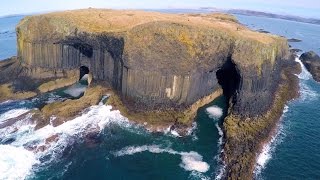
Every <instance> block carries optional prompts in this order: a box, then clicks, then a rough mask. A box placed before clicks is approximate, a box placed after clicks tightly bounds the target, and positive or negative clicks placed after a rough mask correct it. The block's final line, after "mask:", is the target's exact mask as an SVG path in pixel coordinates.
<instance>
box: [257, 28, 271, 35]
mask: <svg viewBox="0 0 320 180" xmlns="http://www.w3.org/2000/svg"><path fill="white" fill-rule="evenodd" d="M257 31H258V32H261V33H266V34H269V33H270V32H269V31H266V30H264V29H258V30H257Z"/></svg>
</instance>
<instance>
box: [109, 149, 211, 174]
mask: <svg viewBox="0 0 320 180" xmlns="http://www.w3.org/2000/svg"><path fill="white" fill-rule="evenodd" d="M145 151H148V152H151V153H156V154H158V153H169V154H173V155H180V156H181V163H180V164H179V166H180V167H182V168H184V169H185V170H186V171H197V172H201V173H204V172H207V171H208V170H209V168H210V165H209V164H208V163H206V162H204V161H203V158H202V156H201V155H200V154H198V153H197V152H194V151H190V152H178V151H175V150H173V149H170V148H161V147H160V146H159V145H143V146H128V147H125V148H123V149H121V150H120V151H117V152H115V153H113V154H114V155H115V156H125V155H133V154H136V153H141V152H145Z"/></svg>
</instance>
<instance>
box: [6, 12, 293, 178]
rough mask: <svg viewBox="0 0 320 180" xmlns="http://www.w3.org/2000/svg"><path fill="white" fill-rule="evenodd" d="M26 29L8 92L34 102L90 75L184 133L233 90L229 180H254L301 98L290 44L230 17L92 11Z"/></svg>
mask: <svg viewBox="0 0 320 180" xmlns="http://www.w3.org/2000/svg"><path fill="white" fill-rule="evenodd" d="M16 30H17V37H18V40H17V43H18V56H17V57H16V58H12V59H11V60H7V61H4V62H2V64H0V66H1V67H0V68H1V72H0V73H2V72H4V70H7V71H10V72H15V73H13V75H12V76H11V77H10V78H13V77H16V80H15V81H14V82H10V83H9V80H8V82H5V80H3V81H4V82H1V83H2V84H5V85H6V87H2V88H7V89H5V91H7V93H8V94H10V93H11V94H13V93H25V92H29V94H28V95H29V96H27V97H30V96H32V95H33V94H32V93H36V94H39V93H42V92H47V91H50V90H53V89H56V88H60V87H63V86H66V85H69V84H72V83H73V82H75V81H77V80H78V79H79V78H81V76H82V75H83V74H85V73H90V74H91V75H92V77H93V82H95V83H98V82H99V83H104V84H108V85H109V86H110V87H111V88H112V89H113V92H114V95H113V96H111V97H110V100H109V103H111V104H112V105H113V106H114V108H116V109H119V110H120V111H121V112H122V113H123V114H124V115H125V116H127V117H128V118H129V119H131V120H133V121H137V122H146V123H151V124H155V125H159V126H161V125H162V124H166V125H174V126H175V127H176V128H181V127H188V126H190V124H191V122H192V120H193V118H194V117H195V114H196V112H197V109H198V108H199V107H201V106H203V105H205V104H207V103H209V102H210V101H212V100H214V99H215V98H216V97H217V96H219V95H221V94H222V93H223V94H224V95H225V96H226V97H227V98H228V99H229V110H228V115H227V117H226V119H225V122H224V132H225V135H224V139H225V143H224V145H223V146H224V147H223V148H224V153H223V155H222V156H221V158H222V159H223V161H224V163H225V165H226V169H225V173H224V175H225V176H224V177H225V178H228V179H251V178H252V172H253V168H254V162H255V158H256V156H257V153H258V152H259V151H260V150H261V146H262V143H263V142H265V141H267V140H268V137H270V135H271V134H272V130H273V129H274V127H275V124H276V122H277V120H278V119H279V117H280V115H281V113H282V110H283V107H284V105H285V103H286V102H287V101H288V100H290V99H291V98H293V97H295V95H296V91H295V90H294V89H295V87H296V85H297V82H296V81H297V80H296V77H295V76H294V75H293V71H292V70H293V69H295V67H296V63H295V62H294V57H293V55H292V54H290V52H289V47H288V44H287V40H286V39H285V38H282V37H279V36H275V35H270V34H265V33H259V32H254V31H251V30H249V29H248V28H246V27H245V26H243V25H241V24H239V23H238V22H237V20H236V18H235V17H233V16H230V15H226V14H162V13H156V12H143V11H116V10H101V9H86V10H75V11H65V12H56V13H50V14H44V15H36V16H30V17H26V18H24V19H23V20H22V21H21V22H20V23H19V25H18V26H17V29H16ZM10 69H14V71H11V70H10ZM1 76H2V75H1ZM10 78H9V79H10ZM21 79H27V81H26V80H21ZM16 81H19V82H16ZM27 84H29V85H27ZM30 84H32V85H30ZM93 85H94V84H93ZM0 91H1V89H0ZM8 97H9V95H8ZM2 99H5V98H2ZM0 100H1V99H0ZM81 107H83V106H81ZM47 109H48V108H47ZM49 109H50V108H49Z"/></svg>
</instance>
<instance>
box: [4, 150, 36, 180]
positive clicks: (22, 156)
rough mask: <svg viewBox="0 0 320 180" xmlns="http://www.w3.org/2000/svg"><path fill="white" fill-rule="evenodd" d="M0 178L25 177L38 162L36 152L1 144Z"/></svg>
mask: <svg viewBox="0 0 320 180" xmlns="http://www.w3.org/2000/svg"><path fill="white" fill-rule="evenodd" d="M0 154H1V156H0V179H1V180H7V179H10V180H18V179H25V177H26V176H28V175H29V174H30V172H31V169H32V166H33V165H35V164H38V163H39V161H38V160H37V158H36V156H35V154H34V153H33V152H31V151H28V150H26V149H24V148H23V147H14V146H11V145H0Z"/></svg>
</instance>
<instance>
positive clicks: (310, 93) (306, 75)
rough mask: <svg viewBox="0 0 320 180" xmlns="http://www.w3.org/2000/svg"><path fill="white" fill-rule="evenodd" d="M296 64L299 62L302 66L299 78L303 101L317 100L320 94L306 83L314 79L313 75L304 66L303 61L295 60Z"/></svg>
mask: <svg viewBox="0 0 320 180" xmlns="http://www.w3.org/2000/svg"><path fill="white" fill-rule="evenodd" d="M295 61H296V62H298V63H299V64H300V66H301V69H302V71H301V73H300V74H299V75H298V78H299V79H300V95H301V100H302V101H305V100H315V99H317V97H319V94H318V93H317V91H315V90H313V89H312V88H311V87H310V85H309V83H308V82H306V81H307V80H310V79H312V75H311V74H310V72H309V71H308V70H307V69H306V67H305V66H304V65H303V63H302V62H301V60H300V59H299V58H296V59H295Z"/></svg>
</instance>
